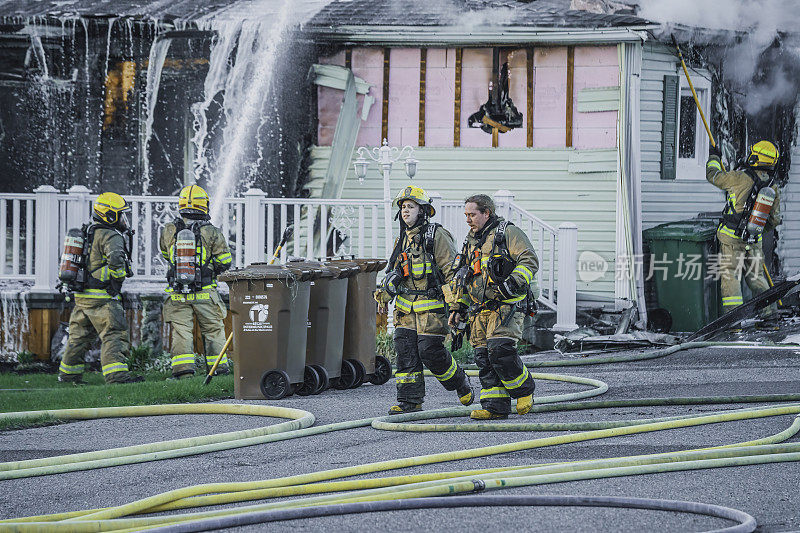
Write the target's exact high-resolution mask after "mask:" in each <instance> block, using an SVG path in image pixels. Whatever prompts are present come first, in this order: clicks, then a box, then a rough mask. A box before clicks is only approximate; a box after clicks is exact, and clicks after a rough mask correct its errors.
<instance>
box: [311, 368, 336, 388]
mask: <svg viewBox="0 0 800 533" xmlns="http://www.w3.org/2000/svg"><path fill="white" fill-rule="evenodd" d="M311 368H313V369H314V370H316V371H317V374H319V387H317V390H315V391H314V394H319V393H320V392H322V391H324V390H325V389H327V388H328V387H330V385H331V382H330V378H329V377H328V371H327V370H325V367H324V366H322V365H311Z"/></svg>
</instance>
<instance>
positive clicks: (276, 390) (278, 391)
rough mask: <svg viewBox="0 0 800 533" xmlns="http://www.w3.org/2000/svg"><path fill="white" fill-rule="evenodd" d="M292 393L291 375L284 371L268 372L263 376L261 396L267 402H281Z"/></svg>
mask: <svg viewBox="0 0 800 533" xmlns="http://www.w3.org/2000/svg"><path fill="white" fill-rule="evenodd" d="M291 393H292V384H291V383H290V382H289V374H287V373H286V372H284V371H283V370H268V371H267V372H264V375H263V376H261V394H263V395H264V397H265V398H266V399H267V400H280V399H281V398H285V397H286V396H289V395H290V394H291Z"/></svg>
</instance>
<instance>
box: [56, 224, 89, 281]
mask: <svg viewBox="0 0 800 533" xmlns="http://www.w3.org/2000/svg"><path fill="white" fill-rule="evenodd" d="M83 244H84V239H83V232H82V231H81V230H80V229H78V228H72V229H71V230H69V231H67V234H66V235H65V236H64V253H62V254H61V263H60V264H59V267H58V279H60V280H61V281H64V282H73V281H77V280H78V272H80V269H81V262H82V261H83Z"/></svg>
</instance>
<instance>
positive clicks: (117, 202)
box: [58, 192, 143, 383]
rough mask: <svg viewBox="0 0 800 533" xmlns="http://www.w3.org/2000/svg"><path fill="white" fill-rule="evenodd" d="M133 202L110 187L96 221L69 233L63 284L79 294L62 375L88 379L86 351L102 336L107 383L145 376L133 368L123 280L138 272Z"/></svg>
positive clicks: (67, 379) (99, 203) (97, 205)
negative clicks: (130, 215) (133, 264)
mask: <svg viewBox="0 0 800 533" xmlns="http://www.w3.org/2000/svg"><path fill="white" fill-rule="evenodd" d="M127 211H130V205H129V204H128V202H126V201H125V199H124V198H123V197H122V196H120V195H118V194H115V193H113V192H105V193H103V194H101V195H100V196H98V197H97V200H95V201H94V204H93V205H92V221H91V222H90V223H89V224H85V225H84V226H83V227H82V228H80V229H70V230H69V231H68V232H67V235H66V239H65V246H64V254H63V255H62V256H61V264H60V268H59V279H60V282H59V288H60V289H61V290H62V291H63V292H64V293H65V295H66V296H67V298H68V299H71V298H72V297H73V296H74V298H75V308H74V309H73V310H72V314H71V315H70V319H69V340H68V341H67V347H66V350H65V351H64V358H63V359H62V361H61V366H60V367H59V369H58V380H59V381H62V382H72V383H82V375H83V369H84V356H85V354H86V350H87V349H88V348H89V344H90V343H91V341H92V338H93V337H94V332H95V331H97V334H98V335H99V336H100V342H101V343H102V344H101V347H100V364H101V367H102V371H103V378H105V380H106V382H107V383H135V382H138V381H143V379H142V378H141V377H140V376H133V375H131V374H130V373H129V372H128V364H127V362H126V361H127V358H128V355H129V354H130V339H129V336H128V323H127V321H126V320H125V312H124V311H123V308H122V299H121V295H120V293H121V291H122V282H123V281H124V280H125V278H126V277H128V276H131V275H132V274H133V273H132V271H131V268H130V263H129V261H130V248H131V237H132V235H133V233H132V232H131V231H130V230H129V229H128V222H127V220H126V214H125V213H126V212H127Z"/></svg>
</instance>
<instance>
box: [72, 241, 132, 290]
mask: <svg viewBox="0 0 800 533" xmlns="http://www.w3.org/2000/svg"><path fill="white" fill-rule="evenodd" d="M91 239H92V245H91V248H90V249H89V258H88V260H87V263H86V274H87V276H86V288H85V289H84V290H83V292H79V293H76V294H75V297H76V298H94V299H114V300H119V299H120V296H119V295H116V296H111V295H110V294H109V293H108V291H107V288H108V285H109V283H110V282H111V281H112V280H116V281H119V282H121V281H122V280H124V279H125V278H126V277H128V275H129V274H130V272H129V270H128V252H127V250H126V249H125V238H124V237H123V236H122V233H120V232H119V231H117V230H115V229H112V228H109V227H103V226H95V228H94V236H93V237H91Z"/></svg>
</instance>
